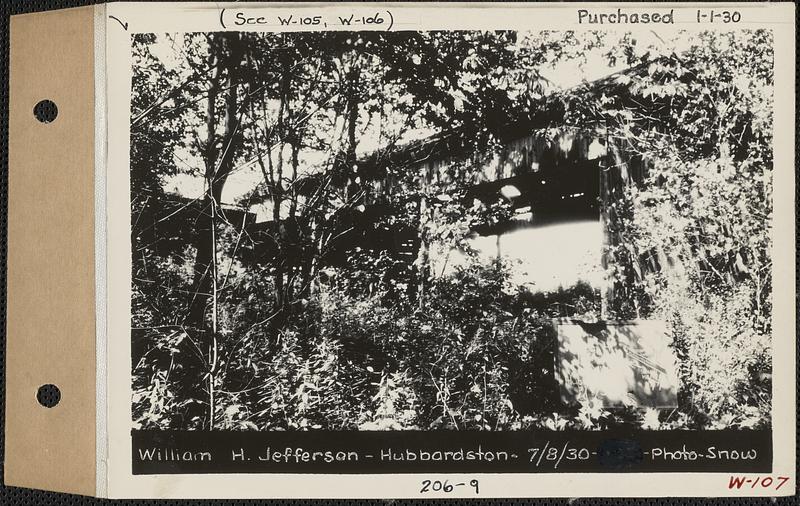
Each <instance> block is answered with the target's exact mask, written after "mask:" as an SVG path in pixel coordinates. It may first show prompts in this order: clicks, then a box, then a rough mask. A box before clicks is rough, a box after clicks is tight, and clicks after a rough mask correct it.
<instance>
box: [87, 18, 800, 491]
mask: <svg viewBox="0 0 800 506" xmlns="http://www.w3.org/2000/svg"><path fill="white" fill-rule="evenodd" d="M98 12H100V13H101V16H98V17H97V20H98V21H96V23H98V24H100V25H102V30H103V37H104V47H103V49H102V51H103V52H104V62H103V65H104V73H103V76H104V77H103V79H104V81H105V82H104V97H103V101H104V106H103V113H102V114H103V115H104V123H103V125H104V126H103V127H102V128H104V129H105V132H104V135H105V138H106V140H107V141H106V143H105V147H104V150H105V153H104V156H105V158H104V160H105V165H104V173H103V174H102V177H103V178H104V184H105V202H104V207H103V209H102V211H101V212H102V214H103V216H104V219H105V244H104V248H105V249H104V259H105V266H104V273H103V274H104V276H103V279H104V283H105V284H104V286H103V287H102V291H103V292H104V293H105V301H106V303H105V307H104V309H103V310H104V318H105V322H104V323H105V324H104V328H105V335H104V336H103V337H102V339H103V347H102V348H103V349H104V352H103V353H105V356H102V357H100V360H99V363H100V364H101V366H100V367H101V369H102V374H103V375H104V377H105V382H104V388H105V389H106V391H104V392H102V393H100V394H98V395H103V396H104V399H105V400H104V402H103V403H100V402H99V403H98V405H102V406H103V407H102V409H103V410H105V411H103V412H102V413H101V415H100V418H99V419H100V420H102V422H101V427H100V429H99V430H101V431H102V436H98V438H99V439H98V440H100V438H101V437H102V438H104V440H105V442H106V443H107V444H106V446H105V447H104V448H103V449H102V452H105V455H104V456H103V459H102V463H103V466H104V470H103V473H106V474H103V475H102V477H101V478H99V479H100V480H101V481H102V482H103V483H102V487H101V488H105V491H106V493H107V494H108V495H109V496H111V497H191V498H195V497H197V498H200V497H219V498H222V497H225V498H258V497H265V498H266V497H276V498H277V497H280V498H288V497H353V498H356V497H363V498H404V497H411V498H442V497H458V498H493V497H578V496H605V497H608V496H684V497H689V496H705V497H707V496H755V495H758V496H778V495H791V494H794V491H795V489H796V482H795V428H796V425H795V346H796V344H795V323H794V322H795V297H794V296H795V285H794V276H793V273H794V268H795V267H794V255H795V246H794V241H793V238H794V235H793V234H794V190H793V188H794V177H795V176H794V165H793V145H794V129H793V124H794V79H795V73H794V64H795V63H794V44H795V42H794V40H795V39H794V37H795V32H794V28H795V26H794V6H793V5H791V4H780V3H770V4H758V3H756V4H750V3H748V4H724V5H723V4H719V5H712V4H702V5H700V4H698V5H697V6H693V5H691V4H688V3H682V4H668V3H658V4H618V5H616V4H548V3H544V4H538V3H537V4H505V3H501V4H481V3H477V4H461V3H457V4H436V3H433V4H414V3H399V4H379V3H374V4H371V3H354V4H348V3H341V4H340V3H337V4H320V3H314V4H258V3H252V4H251V3H245V4H238V3H230V4H225V3H204V4H200V3H197V4H195V3H180V4H179V3H165V4H146V5H145V4H135V3H113V4H109V5H107V6H104V7H103V8H102V10H99V11H98ZM99 212H100V211H99ZM98 469H99V468H98Z"/></svg>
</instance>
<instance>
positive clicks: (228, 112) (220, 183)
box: [186, 34, 241, 429]
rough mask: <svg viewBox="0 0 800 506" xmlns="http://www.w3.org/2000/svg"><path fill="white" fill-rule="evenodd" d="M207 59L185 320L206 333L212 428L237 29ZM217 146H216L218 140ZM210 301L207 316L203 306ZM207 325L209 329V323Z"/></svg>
mask: <svg viewBox="0 0 800 506" xmlns="http://www.w3.org/2000/svg"><path fill="white" fill-rule="evenodd" d="M210 45H211V47H210V57H209V63H210V65H211V66H212V69H213V70H212V73H211V82H210V87H209V94H208V106H207V115H206V125H205V126H206V130H207V133H208V138H207V141H206V145H205V146H204V147H203V156H204V162H205V178H206V193H205V196H204V198H203V201H202V210H201V214H200V216H199V217H198V220H197V233H196V239H195V244H196V254H195V263H194V272H195V274H194V288H193V290H192V292H193V295H192V298H191V300H190V301H189V308H188V315H187V318H186V324H187V325H188V326H190V327H194V328H197V329H203V330H204V331H205V333H206V334H207V336H208V341H207V343H208V371H207V388H208V401H209V402H208V427H209V429H213V428H214V422H215V412H216V396H215V391H216V386H217V385H216V384H217V372H218V356H219V353H218V352H219V340H218V336H219V329H218V318H217V316H218V311H217V288H218V287H217V230H216V229H217V219H218V216H219V212H220V201H221V197H222V191H223V189H224V187H225V182H226V181H227V179H228V175H229V174H230V172H231V170H232V169H233V160H234V154H235V152H236V150H237V149H238V144H239V138H238V137H239V136H238V135H237V133H236V132H237V128H236V126H237V125H236V121H237V89H236V87H234V86H233V82H234V79H233V77H234V74H235V72H236V70H237V67H238V66H239V63H240V62H241V55H240V53H239V47H238V46H239V44H238V34H233V35H229V34H225V35H216V34H215V35H212V36H211V38H210ZM219 93H224V99H225V106H224V110H223V118H222V128H223V131H222V135H221V137H218V136H217V126H218V122H217V115H216V111H215V106H216V100H217V98H218V96H219ZM218 140H221V145H220V147H219V148H218V147H217V141H218ZM209 306H210V309H211V314H210V315H209V316H210V318H209V319H208V321H207V319H206V311H208V309H209ZM209 327H210V328H209Z"/></svg>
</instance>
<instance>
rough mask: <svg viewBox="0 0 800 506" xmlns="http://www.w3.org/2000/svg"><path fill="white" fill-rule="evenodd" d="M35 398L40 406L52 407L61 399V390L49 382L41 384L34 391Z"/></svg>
mask: <svg viewBox="0 0 800 506" xmlns="http://www.w3.org/2000/svg"><path fill="white" fill-rule="evenodd" d="M36 400H37V401H39V404H41V405H42V406H44V407H46V408H52V407H54V406H55V405H56V404H58V401H60V400H61V390H59V389H58V387H57V386H55V385H51V384H50V383H48V384H47V385H42V386H40V387H39V391H38V392H36Z"/></svg>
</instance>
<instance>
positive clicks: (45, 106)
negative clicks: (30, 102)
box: [33, 100, 58, 123]
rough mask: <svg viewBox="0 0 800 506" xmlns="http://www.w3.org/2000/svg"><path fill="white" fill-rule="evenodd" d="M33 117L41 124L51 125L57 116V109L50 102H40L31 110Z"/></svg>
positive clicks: (53, 103)
mask: <svg viewBox="0 0 800 506" xmlns="http://www.w3.org/2000/svg"><path fill="white" fill-rule="evenodd" d="M33 115H34V116H36V119H38V120H39V121H41V122H42V123H51V122H53V121H55V119H56V116H58V107H56V104H55V102H53V101H52V100H42V101H40V102H39V103H38V104H36V106H35V107H34V108H33Z"/></svg>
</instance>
